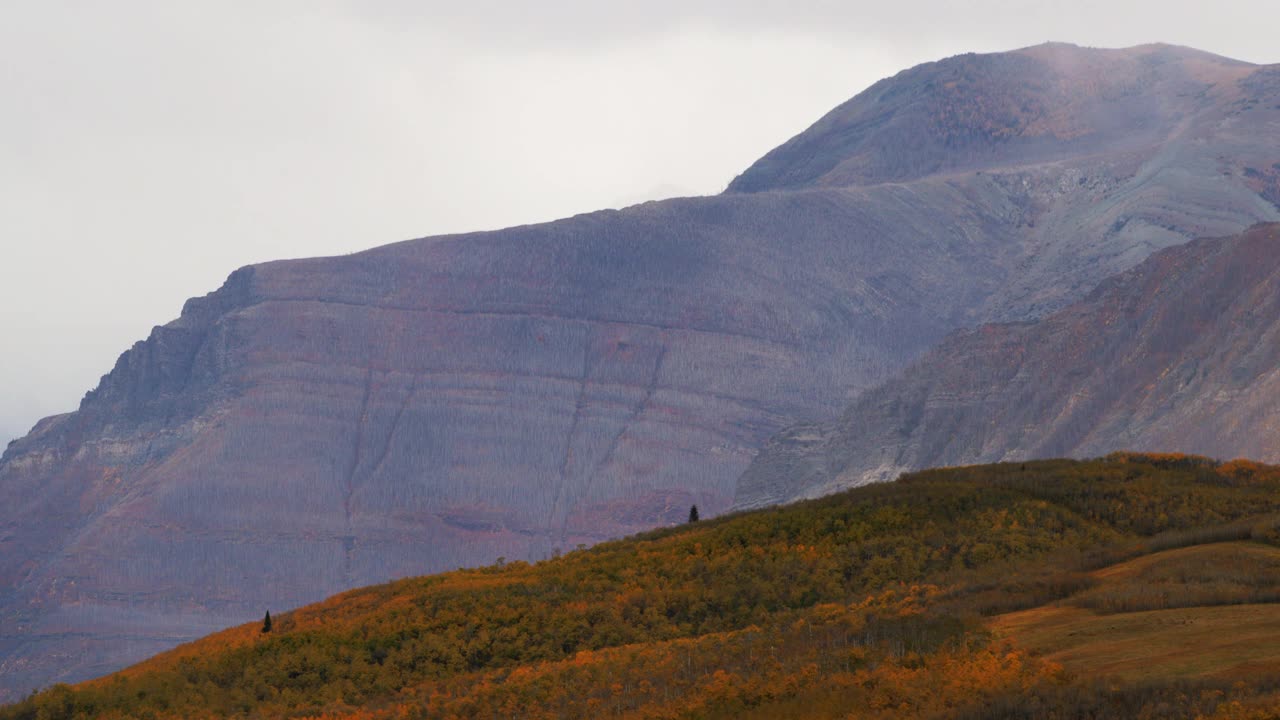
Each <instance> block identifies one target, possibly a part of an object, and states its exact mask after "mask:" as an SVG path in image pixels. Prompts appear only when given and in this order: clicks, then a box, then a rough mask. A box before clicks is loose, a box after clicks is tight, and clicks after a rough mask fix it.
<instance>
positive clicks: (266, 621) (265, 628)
mask: <svg viewBox="0 0 1280 720" xmlns="http://www.w3.org/2000/svg"><path fill="white" fill-rule="evenodd" d="M262 632H264V633H269V632H271V611H270V610H268V611H267V616H266V617H264V618H262Z"/></svg>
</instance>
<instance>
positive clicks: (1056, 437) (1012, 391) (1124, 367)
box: [737, 223, 1280, 507]
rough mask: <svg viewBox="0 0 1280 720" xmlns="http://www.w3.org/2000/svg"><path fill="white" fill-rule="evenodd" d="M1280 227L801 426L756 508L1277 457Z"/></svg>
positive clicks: (748, 489) (956, 352)
mask: <svg viewBox="0 0 1280 720" xmlns="http://www.w3.org/2000/svg"><path fill="white" fill-rule="evenodd" d="M1278 338H1280V224H1274V223H1273V224H1266V225H1258V226H1256V227H1254V228H1252V229H1250V230H1248V231H1247V232H1245V233H1243V234H1241V235H1237V236H1234V237H1230V238H1221V239H1214V240H1199V241H1196V242H1192V243H1188V244H1186V245H1183V246H1180V247H1176V248H1170V249H1167V250H1164V251H1162V252H1160V253H1157V254H1156V255H1154V256H1152V257H1151V258H1149V259H1147V260H1146V261H1145V262H1143V263H1142V264H1141V265H1139V266H1138V267H1136V268H1134V269H1132V270H1130V271H1128V272H1126V273H1124V274H1121V275H1119V276H1117V277H1115V278H1113V279H1111V280H1108V281H1107V282H1105V283H1103V284H1102V285H1101V286H1100V287H1099V288H1098V289H1097V290H1095V291H1094V292H1092V293H1091V294H1090V295H1089V296H1088V297H1086V298H1085V299H1083V300H1081V301H1080V302H1078V303H1075V304H1073V305H1071V306H1069V307H1067V308H1064V309H1063V310H1060V311H1058V312H1057V313H1054V314H1052V315H1050V316H1048V317H1047V318H1045V319H1043V320H1041V321H1039V322H1034V323H1013V324H1001V325H986V326H983V327H980V328H978V329H976V330H969V331H961V332H958V333H956V334H955V335H953V336H952V337H950V338H948V339H947V340H946V341H945V342H943V343H942V344H940V345H939V346H938V347H937V348H935V349H933V350H931V351H930V352H929V353H928V354H927V355H926V356H925V357H924V358H922V359H921V360H920V361H919V362H918V363H916V364H915V365H914V366H913V367H911V368H910V369H908V370H907V371H906V372H904V373H903V374H902V375H901V376H900V377H897V378H894V379H893V380H891V381H889V382H887V383H885V384H884V385H882V386H881V387H878V388H876V389H875V390H872V391H869V392H867V393H866V394H865V395H863V396H862V397H860V398H859V399H858V400H857V401H856V402H854V403H853V404H852V405H851V406H850V407H849V408H848V410H847V411H846V412H845V413H844V415H843V416H842V417H841V418H840V420H839V421H838V422H833V423H816V424H807V425H802V426H797V427H793V428H789V429H788V430H787V431H784V432H783V433H781V434H780V435H779V436H777V437H775V438H774V439H773V440H771V441H770V443H769V444H768V446H767V449H766V450H764V451H762V452H761V454H760V456H759V457H758V458H757V459H756V460H755V462H753V464H752V465H751V467H750V469H748V471H747V472H746V473H745V474H744V475H743V478H742V481H741V482H740V484H739V490H738V493H739V494H738V500H737V502H738V505H739V506H740V507H752V506H758V505H766V504H773V503H776V502H786V501H788V500H793V499H796V498H800V497H811V496H817V495H821V494H824V493H827V492H831V491H833V490H835V489H838V488H843V487H849V486H853V485H861V484H865V483H868V482H876V481H881V480H890V479H892V478H893V477H895V476H897V474H898V473H900V472H903V471H907V470H911V469H915V468H921V467H937V466H943V465H962V464H970V463H977V462H992V461H997V460H1008V461H1012V460H1021V459H1024V458H1033V457H1051V456H1052V457H1056V456H1063V455H1071V456H1077V457H1090V456H1098V455H1102V454H1105V453H1107V452H1111V451H1113V450H1117V449H1120V448H1133V449H1139V450H1148V451H1187V452H1194V453H1201V454H1205V455H1210V456H1215V457H1257V458H1261V459H1263V460H1267V461H1273V462H1274V461H1276V460H1280V443H1277V432H1278V431H1280V403H1278V402H1277V398H1280V378H1278V377H1277V374H1276V368H1277V367H1280V341H1278V340H1277V339H1278Z"/></svg>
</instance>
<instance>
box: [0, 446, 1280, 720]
mask: <svg viewBox="0 0 1280 720" xmlns="http://www.w3.org/2000/svg"><path fill="white" fill-rule="evenodd" d="M1278 517H1280V468H1277V467H1271V466H1264V465H1258V464H1254V463H1251V462H1247V461H1234V462H1231V463H1225V464H1223V463H1218V462H1215V461H1211V460H1208V459H1205V458H1197V457H1191V456H1176V455H1174V456H1149V455H1130V454H1117V455H1113V456H1110V457H1108V458H1105V459H1100V460H1092V461H1069V460H1052V461H1036V462H1027V463H1017V464H1001V465H990V466H976V467H968V468H956V469H943V470H933V471H927V472H922V473H917V474H914V475H910V476H906V477H904V478H903V479H902V480H900V481H898V482H894V483H887V484H881V485H873V486H868V487H863V488H858V489H855V490H851V491H848V492H845V493H842V494H839V495H835V496H831V497H828V498H823V499H820V500H814V501H808V502H803V503H798V504H795V505H791V506H787V507H783V508H776V509H769V510H763V511H757V512H751V513H744V514H738V515H733V516H729V517H722V518H719V519H716V520H711V521H702V522H696V523H689V524H687V525H684V526H682V527H678V528H673V529H668V530H662V531H657V532H652V533H648V534H645V535H639V536H636V537H633V538H629V539H626V540H621V541H615V542H609V543H605V544H602V545H598V546H596V547H594V548H591V549H583V550H579V551H575V552H571V553H569V554H567V555H565V556H563V557H559V558H555V559H551V560H547V561H543V562H539V563H536V564H527V563H524V562H512V563H499V564H497V565H494V566H490V567H487V568H482V569H476V570H460V571H456V572H452V573H446V574H443V575H435V576H430V577H422V578H414V579H406V580H401V581H397V582H393V583H389V584H385V585H380V586H376V587H370V588H365V589H361V590H355V591H351V592H348V593H345V594H342V595H339V596H336V597H334V598H331V599H330V600H327V601H325V602H323V603H320V604H317V605H312V606H309V607H305V608H302V609H299V610H295V611H292V612H281V613H276V614H274V615H273V617H274V621H273V624H272V629H271V631H270V632H263V628H262V623H260V622H258V623H252V624H249V625H244V626H241V627H237V628H233V629H231V630H227V631H225V632H222V633H218V634H215V635H212V636H209V637H207V638H204V639H202V640H199V641H197V642H195V643H191V644H188V645H184V646H182V647H179V648H177V649H176V650H173V651H171V652H168V653H166V654H163V655H160V656H157V657H156V658H154V659H152V660H149V661H147V662H144V663H142V664H140V665H137V666H135V667H133V668H130V669H128V670H125V671H123V672H121V673H118V674H116V675H114V676H110V677H107V678H104V679H101V680H97V681H92V682H89V683H84V684H81V685H78V686H75V687H67V686H58V687H55V688H52V689H50V690H48V691H46V692H44V693H41V694H39V695H37V696H35V697H33V698H31V699H29V700H27V701H26V702H24V703H22V704H19V705H15V706H10V707H8V708H4V709H0V719H3V720H19V719H21V720H27V719H34V718H76V717H86V718H87V717H102V718H117V717H118V718H123V717H154V718H168V717H172V718H179V717H183V718H190V717H326V718H338V717H351V718H355V717H378V718H383V717H385V718H419V717H422V718H426V717H440V718H451V717H457V718H489V717H530V718H561V717H592V718H600V717H626V718H682V717H688V718H729V717H733V718H789V717H792V718H801V717H803V718H836V717H845V716H846V715H847V714H848V713H850V712H854V711H856V712H857V714H858V716H859V717H886V718H887V717H973V718H978V717H1046V716H1048V712H1049V710H1051V709H1052V710H1053V711H1055V712H1057V713H1058V715H1057V716H1059V717H1077V716H1083V715H1084V714H1086V713H1093V715H1092V716H1094V717H1140V716H1146V717H1196V716H1198V715H1205V716H1212V717H1223V718H1226V717H1251V716H1255V715H1250V714H1249V713H1253V712H1255V711H1257V712H1263V710H1264V709H1266V708H1269V707H1270V708H1278V707H1280V696H1278V695H1277V694H1276V693H1277V691H1278V690H1280V684H1278V683H1277V681H1276V679H1275V678H1280V654H1277V653H1274V652H1272V651H1270V650H1269V649H1268V648H1272V647H1275V646H1276V645H1275V643H1274V642H1273V641H1280V615H1273V614H1272V611H1273V610H1275V609H1280V605H1275V604H1272V603H1274V602H1275V600H1277V599H1278V598H1280V551H1277V550H1276V549H1275V548H1273V547H1271V546H1272V545H1275V544H1276V543H1277V539H1278V538H1280V534H1278V533H1277V529H1276V523H1277V518H1278ZM1187 547H1190V548H1192V550H1190V551H1188V550H1177V548H1187ZM1223 605H1232V606H1234V607H1233V608H1231V610H1232V612H1242V613H1245V614H1244V615H1242V616H1240V617H1241V618H1242V620H1241V621H1240V622H1238V623H1234V624H1232V623H1226V624H1223V623H1219V624H1218V626H1216V630H1214V633H1213V634H1214V636H1215V641H1216V643H1217V648H1218V651H1217V652H1216V653H1210V654H1205V656H1204V657H1203V658H1201V659H1200V660H1199V661H1198V663H1195V664H1191V665H1187V664H1185V663H1184V664H1182V665H1178V664H1176V663H1171V662H1170V661H1169V658H1167V657H1164V655H1160V656H1159V657H1157V653H1161V652H1162V650H1161V648H1165V647H1167V645H1168V644H1169V643H1174V644H1177V643H1178V642H1179V641H1180V638H1183V636H1182V635H1179V633H1191V632H1194V631H1195V628H1196V624H1195V623H1196V622H1200V621H1203V620H1204V619H1205V616H1204V615H1203V610H1204V608H1205V607H1212V608H1214V610H1215V612H1216V611H1220V610H1224V608H1221V607H1218V606H1223ZM1196 612H1201V613H1202V614H1201V615H1200V616H1196V615H1194V613H1196ZM1053 613H1059V614H1061V613H1066V614H1067V615H1066V616H1065V617H1067V618H1068V619H1070V620H1071V622H1074V623H1077V626H1078V627H1079V628H1085V629H1086V630H1087V629H1090V628H1092V630H1094V631H1098V629H1099V626H1097V625H1096V624H1095V625H1094V626H1090V625H1089V623H1090V622H1094V621H1095V619H1096V618H1104V620H1105V624H1107V625H1108V627H1110V626H1116V627H1120V626H1121V625H1123V626H1124V627H1125V628H1127V629H1126V631H1125V632H1126V633H1127V634H1126V635H1125V636H1124V637H1123V638H1121V639H1124V640H1127V641H1128V643H1129V644H1128V645H1127V646H1125V647H1126V648H1127V649H1125V650H1124V652H1126V653H1128V655H1127V656H1126V657H1127V658H1128V661H1129V665H1125V664H1124V663H1123V662H1121V663H1120V664H1119V665H1117V664H1116V662H1117V661H1116V659H1115V658H1114V657H1113V656H1114V655H1115V652H1116V650H1115V648H1114V647H1111V646H1105V647H1099V646H1098V644H1097V643H1098V642H1099V641H1100V639H1106V638H1105V633H1102V632H1100V631H1098V632H1092V633H1089V632H1085V633H1083V634H1081V635H1079V636H1077V635H1071V636H1070V637H1068V636H1066V635H1065V634H1059V635H1055V634H1054V633H1053V632H1052V630H1053V628H1055V627H1057V624H1056V622H1055V621H1053V617H1054V616H1053ZM1161 613H1181V614H1180V615H1176V616H1168V617H1176V618H1180V619H1181V621H1179V622H1165V621H1164V620H1162V618H1165V617H1166V616H1164V615H1161ZM1188 613H1192V615H1188ZM1213 616H1217V615H1216V614H1215V615H1213ZM1222 617H1234V616H1232V615H1230V614H1226V615H1222ZM1045 618H1049V620H1048V621H1046V620H1045ZM1188 618H1190V619H1188ZM1197 618H1199V619H1197ZM1269 628H1270V629H1269ZM1272 629H1274V632H1275V633H1276V634H1275V635H1274V636H1271V635H1267V634H1266V633H1267V632H1272V631H1273V630H1272ZM1187 637H1192V636H1187ZM1162 642H1163V643H1164V645H1162V644H1161V643H1162ZM1091 643H1092V644H1091ZM1260 643H1261V647H1260V645H1259V644H1260ZM1233 648H1236V649H1237V650H1239V651H1240V652H1233V650H1232V649H1233ZM1144 653H1146V656H1145V657H1144ZM1242 653H1243V654H1242ZM1160 658H1163V664H1161V663H1155V662H1150V661H1153V660H1157V659H1160ZM1146 666H1149V667H1150V668H1154V669H1153V670H1150V671H1149V672H1139V671H1135V669H1134V668H1135V667H1137V668H1139V669H1141V668H1143V667H1146ZM1104 676H1114V679H1111V680H1106V679H1104ZM1143 713H1146V715H1143ZM1215 713H1216V714H1215ZM1256 716H1258V717H1261V716H1262V715H1256Z"/></svg>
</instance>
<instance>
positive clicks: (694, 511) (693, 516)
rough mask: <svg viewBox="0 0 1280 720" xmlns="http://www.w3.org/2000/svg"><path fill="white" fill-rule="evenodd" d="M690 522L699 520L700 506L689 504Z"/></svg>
mask: <svg viewBox="0 0 1280 720" xmlns="http://www.w3.org/2000/svg"><path fill="white" fill-rule="evenodd" d="M689 522H698V506H697V505H690V506H689Z"/></svg>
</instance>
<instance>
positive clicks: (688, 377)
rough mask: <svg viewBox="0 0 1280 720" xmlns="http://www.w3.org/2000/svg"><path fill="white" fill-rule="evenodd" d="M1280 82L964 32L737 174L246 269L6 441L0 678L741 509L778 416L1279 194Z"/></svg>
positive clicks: (1050, 305)
mask: <svg viewBox="0 0 1280 720" xmlns="http://www.w3.org/2000/svg"><path fill="white" fill-rule="evenodd" d="M1278 77H1280V70H1277V69H1276V68H1273V67H1258V66H1253V65H1248V64H1245V63H1240V62H1236V61H1232V60H1228V59H1225V58H1220V57H1215V56H1210V55H1206V54H1203V53H1199V52H1196V51H1192V50H1188V49H1184V48H1176V47H1170V46H1144V47H1139V48H1131V49H1128V50H1090V49H1083V48H1077V47H1072V46H1063V45H1051V46H1041V47H1036V48H1029V49H1026V50H1020V51H1015V52H1012V53H1003V54H997V55H964V56H960V57H956V58H951V59H949V60H944V61H941V62H938V63H931V64H929V65H925V66H922V67H920V68H917V69H915V70H911V71H907V72H905V73H902V74H900V75H899V76H897V77H895V78H892V79H890V80H887V81H884V82H882V83H880V84H877V85H876V86H875V87H873V88H872V89H870V90H868V91H866V92H864V93H861V94H859V95H858V96H857V97H855V98H854V99H853V100H851V101H850V102H849V103H847V104H846V105H844V106H842V107H841V108H839V109H837V110H836V111H834V112H833V113H832V114H830V115H829V116H827V117H826V118H824V119H822V120H821V121H819V123H818V124H817V125H815V126H814V127H813V128H811V129H809V130H807V131H806V132H804V133H802V134H801V135H799V136H798V137H797V138H796V139H794V140H792V141H791V142H789V143H787V144H786V145H784V146H783V147H782V148H780V149H779V150H778V151H775V152H774V153H771V154H770V155H769V156H767V157H766V158H764V159H763V160H761V161H760V163H757V164H756V165H755V166H753V167H752V168H751V169H749V170H748V171H747V172H746V173H744V175H743V176H742V177H740V178H739V179H738V180H735V181H734V183H733V185H732V186H731V187H730V189H729V191H728V192H726V193H725V194H723V195H720V196H716V197H706V198H689V199H678V200H670V201H664V202H659V203H647V204H644V205H639V206H636V207H632V208H628V209H626V210H623V211H617V212H615V211H607V212H598V213H591V214H587V215H582V216H578V217H574V218H569V219H566V220H561V221H558V222H554V223H548V224H544V225H535V226H528V227H519V228H511V229H507V230H502V231H498V232H489V233H477V234H470V235H456V236H447V237H436V238H425V239H420V240H413V241H408V242H403V243H399V244H394V245H388V246H384V247H380V248H376V249H373V250H369V251H366V252H362V253H357V254H354V255H349V256H345V257H336V258H318V259H310V260H290V261H281V262H273V263H266V264H262V265H256V266H251V267H246V268H243V269H241V270H238V271H236V272H235V273H234V274H232V275H231V277H230V278H228V280H227V282H226V283H225V284H224V285H223V286H222V287H221V288H220V289H218V290H217V291H215V292H213V293H211V294H209V295H206V296H204V297H201V298H197V299H193V300H191V301H189V302H188V303H187V305H186V306H185V307H184V309H183V311H182V315H181V317H179V318H178V319H177V320H175V321H173V322H171V323H169V324H167V325H164V326H161V327H157V328H156V329H155V330H154V331H153V332H152V333H151V335H150V337H148V338H147V339H146V340H143V341H141V342H139V343H137V344H136V345H134V347H133V348H131V349H130V350H129V351H127V352H126V353H124V354H123V355H122V356H121V357H120V360H119V361H118V362H117V364H116V366H115V368H114V369H112V371H111V372H110V373H109V374H107V375H106V376H104V377H103V379H102V381H101V383H100V384H99V385H98V387H97V388H95V389H94V390H93V391H91V392H90V393H89V394H88V395H86V397H85V398H84V400H83V402H82V403H81V405H80V407H79V409H78V410H76V411H75V412H73V413H69V414H66V415H61V416H56V417H52V418H47V419H45V420H42V421H41V422H40V423H38V424H37V425H36V426H35V428H34V429H33V430H32V432H31V433H30V434H29V435H27V436H26V437H25V438H22V439H20V440H18V441H15V442H14V443H12V444H11V445H10V446H9V448H8V449H7V450H6V452H5V453H4V456H3V458H2V459H0V628H2V629H0V688H3V690H0V691H7V692H9V693H11V694H13V693H21V692H23V691H25V690H26V689H28V688H30V687H32V686H35V685H46V684H48V683H50V682H52V681H55V680H63V679H66V680H74V679H78V678H84V677H88V676H92V675H96V674H101V673H104V672H108V671H110V670H113V669H116V668H118V667H120V666H122V665H124V664H125V663H127V662H130V661H133V660H136V659H138V658H140V657H144V656H146V655H148V654H151V653H154V652H157V651H159V650H162V649H164V648H167V647H172V646H173V645H175V644H177V643H178V642H181V641H183V640H187V639H190V638H193V637H196V636H198V635H200V634H203V633H205V632H207V631H209V630H212V629H214V628H217V627H225V626H227V625H231V624H235V623H238V622H242V621H244V620H246V619H250V618H254V617H260V616H261V615H262V612H263V610H264V609H265V608H268V607H277V608H278V607H293V606H297V605H300V604H303V603H305V602H309V601H314V600H318V599H320V598H322V597H325V596H327V595H330V594H332V593H334V592H338V591H340V590H342V589H345V588H349V587H354V586H358V585H363V584H368V583H373V582H381V581H385V580H388V579H391V578H395V577H403V576H408V575H416V574H420V573H423V572H430V571H436V570H442V569H448V568H454V567H458V566H460V565H475V564H482V563H489V562H492V561H494V560H495V559H496V558H498V557H500V556H502V557H506V558H510V559H531V560H536V559H539V558H543V557H547V556H550V555H554V554H555V553H557V552H559V551H564V550H568V549H570V548H573V547H575V546H577V545H579V544H591V543H594V542H598V541H600V540H603V539H606V538H610V537H617V536H621V535H625V534H628V533H632V532H636V531H638V530H641V529H645V528H650V527H653V526H655V525H663V524H670V523H673V522H678V521H680V520H682V519H683V518H685V517H686V516H687V512H688V508H689V506H690V505H692V504H697V505H698V507H699V509H700V510H702V512H703V514H704V516H711V515H715V514H717V513H720V512H723V511H725V510H726V509H728V508H729V507H730V505H731V503H732V502H733V498H734V496H735V492H736V488H737V478H738V476H739V475H740V474H741V473H742V472H743V471H744V470H745V469H746V468H747V467H748V464H749V463H750V461H751V458H752V457H753V456H754V454H755V453H756V451H757V450H758V448H759V447H760V446H761V445H762V444H763V443H764V442H765V441H766V440H767V439H768V438H769V437H770V436H772V435H773V434H775V433H776V432H777V431H779V430H781V429H782V428H784V427H787V426H788V425H790V424H792V423H795V422H797V421H805V420H816V419H820V418H825V417H831V416H833V415H834V414H835V413H837V412H839V410H840V408H842V407H844V406H845V405H846V404H847V403H848V402H850V401H851V400H852V399H853V398H854V397H855V396H857V395H858V393H860V392H861V391H863V390H865V389H867V388H869V387H872V386H873V385H875V384H876V383H878V382H880V381H882V380H884V379H886V378H888V377H889V376H890V375H891V374H892V373H893V372H895V371H897V370H898V369H900V368H901V367H902V366H904V365H905V364H906V363H908V362H910V361H911V360H913V359H915V358H917V357H919V356H920V355H921V354H922V353H923V352H925V351H926V350H927V349H928V348H929V347H931V346H932V345H933V344H934V343H936V342H937V341H939V340H941V339H942V338H943V337H945V336H946V335H947V333H949V332H951V331H953V330H955V329H957V328H962V327H972V326H974V325H977V324H979V323H982V322H988V321H996V320H1025V319H1029V318H1035V317H1040V316H1042V315H1043V314H1045V313H1046V312H1049V311H1051V310H1054V309H1058V308H1060V307H1062V306H1063V305H1064V304H1066V303H1068V302H1070V301H1072V300H1076V299H1078V298H1080V297H1082V296H1083V295H1084V294H1085V293H1086V292H1088V291H1089V290H1090V289H1092V288H1093V287H1094V286H1095V285H1096V284H1097V283H1098V282H1100V281H1101V280H1102V279H1103V278H1106V277H1108V276H1110V275H1113V274H1115V273H1116V272H1119V271H1122V270H1125V269H1128V268H1130V267H1132V266H1133V265H1135V264H1136V263H1138V262H1140V261H1141V260H1142V259H1143V258H1145V257H1146V256H1147V255H1149V254H1150V253H1151V252H1153V251H1156V250H1158V249H1161V248H1164V247H1169V246H1174V245H1181V244H1183V243H1185V242H1186V241H1188V240H1189V239H1191V238H1193V237H1197V236H1203V235H1227V234H1230V233H1236V232H1239V231H1241V230H1243V229H1244V228H1246V227H1249V226H1251V225H1253V224H1254V223H1256V222H1258V221H1263V220H1278V219H1280V211H1278V210H1277V208H1276V206H1275V202H1276V200H1277V199H1278V196H1277V187H1278V185H1277V179H1276V178H1277V177H1280V170H1277V169H1276V166H1275V165H1274V163H1276V162H1280V137H1277V136H1276V134H1275V133H1274V132H1271V131H1270V129H1269V128H1270V127H1271V126H1270V123H1274V122H1275V121H1276V119H1277V118H1280V110H1278V108H1280V82H1277V78H1278ZM895 158H897V159H896V160H895Z"/></svg>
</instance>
